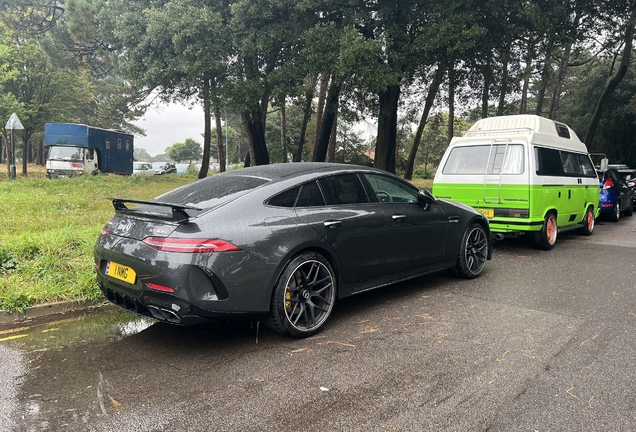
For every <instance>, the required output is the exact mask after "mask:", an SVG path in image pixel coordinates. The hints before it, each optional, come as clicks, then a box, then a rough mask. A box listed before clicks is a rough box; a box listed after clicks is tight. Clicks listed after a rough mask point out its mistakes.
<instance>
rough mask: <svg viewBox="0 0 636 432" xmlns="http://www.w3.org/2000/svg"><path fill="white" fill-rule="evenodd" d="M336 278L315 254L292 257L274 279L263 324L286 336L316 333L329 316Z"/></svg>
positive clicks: (333, 301)
mask: <svg viewBox="0 0 636 432" xmlns="http://www.w3.org/2000/svg"><path fill="white" fill-rule="evenodd" d="M335 300H336V278H335V275H334V272H333V270H332V268H331V265H330V264H329V262H328V261H327V260H326V259H325V258H324V257H323V256H322V255H320V254H318V253H315V252H304V253H301V254H300V255H297V256H296V257H294V258H293V259H292V260H291V261H290V262H289V263H288V264H287V266H286V267H285V269H284V270H283V272H282V274H281V276H280V277H279V279H278V282H277V284H276V287H275V288H274V293H273V295H272V303H271V309H270V313H269V316H268V317H267V319H266V321H265V324H266V325H267V326H268V327H269V328H271V329H272V330H274V331H276V332H278V333H282V334H285V335H288V336H294V337H307V336H311V335H312V334H314V333H316V332H318V331H319V330H320V329H321V327H322V326H323V324H324V323H325V322H326V321H327V319H328V318H329V316H330V315H331V311H332V309H333V305H334V303H335Z"/></svg>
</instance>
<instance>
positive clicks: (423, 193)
mask: <svg viewBox="0 0 636 432" xmlns="http://www.w3.org/2000/svg"><path fill="white" fill-rule="evenodd" d="M417 200H418V201H419V202H421V203H423V204H433V203H434V202H436V201H437V200H436V199H435V197H434V196H433V194H432V193H430V192H429V191H428V190H426V189H420V191H419V192H418V193H417Z"/></svg>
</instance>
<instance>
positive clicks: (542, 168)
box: [535, 147, 563, 176]
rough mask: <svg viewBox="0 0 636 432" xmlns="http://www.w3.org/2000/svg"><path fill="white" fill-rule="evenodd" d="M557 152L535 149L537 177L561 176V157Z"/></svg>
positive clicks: (540, 148) (541, 148)
mask: <svg viewBox="0 0 636 432" xmlns="http://www.w3.org/2000/svg"><path fill="white" fill-rule="evenodd" d="M559 153H560V152H559V151H558V150H554V149H549V148H543V147H535V154H536V157H537V175H540V176H562V175H563V165H562V164H561V155H560V154H559Z"/></svg>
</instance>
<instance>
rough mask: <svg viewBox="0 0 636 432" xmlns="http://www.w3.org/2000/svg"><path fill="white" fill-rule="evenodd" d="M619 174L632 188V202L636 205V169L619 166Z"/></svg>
mask: <svg viewBox="0 0 636 432" xmlns="http://www.w3.org/2000/svg"><path fill="white" fill-rule="evenodd" d="M617 171H618V175H619V176H621V177H622V179H623V180H624V181H625V183H626V184H627V186H628V187H629V188H630V189H631V190H632V204H633V207H636V169H633V168H628V167H624V168H618V169H617Z"/></svg>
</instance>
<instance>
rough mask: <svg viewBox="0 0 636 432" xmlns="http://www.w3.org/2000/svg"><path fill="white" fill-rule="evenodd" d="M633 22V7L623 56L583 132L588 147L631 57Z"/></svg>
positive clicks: (635, 20) (635, 16)
mask: <svg viewBox="0 0 636 432" xmlns="http://www.w3.org/2000/svg"><path fill="white" fill-rule="evenodd" d="M635 22H636V9H633V10H632V11H631V13H630V17H629V21H628V23H627V28H626V29H625V39H624V43H625V47H624V49H623V57H622V58H621V62H620V65H619V66H618V69H617V70H616V74H614V76H612V77H611V78H610V79H609V81H608V82H607V84H606V85H605V88H604V89H603V93H602V94H601V97H600V98H599V100H598V103H597V104H596V109H595V110H594V116H593V117H592V120H591V121H590V126H589V128H588V130H587V133H586V134H585V144H586V145H587V146H588V149H589V148H590V146H591V144H592V140H593V139H594V135H595V134H596V129H597V128H598V124H599V122H600V121H601V117H602V116H603V111H604V110H605V107H606V106H607V103H608V102H609V100H610V97H611V96H612V93H613V92H614V90H615V89H616V87H617V86H618V84H620V82H621V81H622V79H623V78H624V77H625V74H626V73H627V68H628V67H629V63H630V61H631V57H632V46H633V39H634V24H635Z"/></svg>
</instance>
